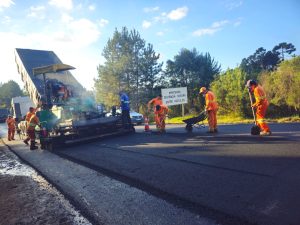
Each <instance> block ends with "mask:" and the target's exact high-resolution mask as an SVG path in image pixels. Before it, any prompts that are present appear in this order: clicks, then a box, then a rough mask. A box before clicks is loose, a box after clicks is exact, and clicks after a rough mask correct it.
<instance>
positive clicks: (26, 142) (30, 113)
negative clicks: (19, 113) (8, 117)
mask: <svg viewBox="0 0 300 225" xmlns="http://www.w3.org/2000/svg"><path fill="white" fill-rule="evenodd" d="M36 110H37V108H36V109H35V108H33V107H29V111H28V112H27V114H26V116H25V121H26V131H27V128H28V125H29V121H30V118H31V117H32V116H33V115H35V112H36ZM29 140H30V137H29V135H28V134H27V138H26V139H25V140H24V141H23V142H24V143H25V144H26V145H29V143H28V141H29Z"/></svg>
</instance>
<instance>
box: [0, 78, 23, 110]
mask: <svg viewBox="0 0 300 225" xmlns="http://www.w3.org/2000/svg"><path fill="white" fill-rule="evenodd" d="M23 95H24V94H23V92H22V90H21V89H20V86H19V85H18V84H17V83H16V82H15V81H12V80H10V81H8V82H7V83H4V84H2V83H0V107H1V108H10V104H11V99H12V98H13V97H17V96H23Z"/></svg>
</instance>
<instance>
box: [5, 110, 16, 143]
mask: <svg viewBox="0 0 300 225" xmlns="http://www.w3.org/2000/svg"><path fill="white" fill-rule="evenodd" d="M6 124H7V139H8V140H9V141H12V140H15V131H16V121H15V119H14V118H13V117H12V116H11V115H9V116H8V117H7V119H6Z"/></svg>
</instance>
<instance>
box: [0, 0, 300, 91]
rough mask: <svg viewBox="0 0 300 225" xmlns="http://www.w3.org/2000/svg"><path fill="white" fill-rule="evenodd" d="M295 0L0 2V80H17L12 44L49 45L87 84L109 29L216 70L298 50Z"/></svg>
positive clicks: (299, 6)
mask: <svg viewBox="0 0 300 225" xmlns="http://www.w3.org/2000/svg"><path fill="white" fill-rule="evenodd" d="M299 21H300V2H299V1H298V0H287V1H281V0H265V1H260V0H247V1H246V0H212V1H204V0H189V1H184V0H173V1H162V0H160V1H155V0H154V1H138V0H135V1H133V0H132V1H128V0H101V1H96V0H94V1H93V0H87V1H75V0H39V1H33V0H28V1H21V0H0V23H1V25H0V49H1V51H0V59H1V76H0V82H6V81H8V80H10V79H13V80H15V81H17V82H18V83H19V84H21V85H22V82H21V79H20V76H19V75H18V73H17V68H16V64H15V62H14V48H31V49H41V50H53V51H54V52H55V53H56V54H57V55H58V57H60V59H61V60H62V61H63V62H64V63H67V64H70V65H72V66H74V67H76V68H77V70H74V72H73V71H72V73H73V74H74V76H75V77H76V79H78V81H79V82H81V83H82V84H83V85H84V86H85V87H86V88H88V89H90V88H91V87H92V86H93V84H94V80H93V78H95V77H97V66H98V65H99V64H103V63H104V58H103V57H102V56H101V54H102V52H103V48H104V46H105V45H106V44H107V41H108V39H109V38H111V37H112V36H113V33H114V31H115V29H116V28H118V29H119V30H120V29H121V28H122V27H124V26H126V27H128V29H136V30H137V31H138V32H139V33H140V35H141V38H143V39H144V40H145V41H146V42H147V43H151V44H153V48H154V50H155V52H157V53H159V54H160V56H161V59H160V60H161V61H163V62H165V64H166V61H167V60H169V59H171V60H173V57H174V56H175V55H176V54H178V53H179V52H180V50H181V48H187V49H192V48H196V49H197V50H198V51H199V52H203V53H205V52H209V53H210V55H211V56H212V57H213V58H214V59H215V60H216V61H217V62H218V63H220V65H221V67H222V69H223V70H225V69H227V68H228V67H229V68H234V67H236V66H237V65H238V64H240V63H241V60H242V59H243V58H247V57H248V56H249V55H251V54H253V52H255V50H256V49H258V48H259V47H263V48H265V49H272V48H273V47H274V46H275V45H277V44H278V43H281V42H288V43H292V44H294V46H295V47H296V48H297V51H296V52H295V54H296V55H299V48H300V39H299V37H300V29H299Z"/></svg>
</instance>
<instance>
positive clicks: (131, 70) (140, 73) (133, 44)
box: [95, 27, 162, 110]
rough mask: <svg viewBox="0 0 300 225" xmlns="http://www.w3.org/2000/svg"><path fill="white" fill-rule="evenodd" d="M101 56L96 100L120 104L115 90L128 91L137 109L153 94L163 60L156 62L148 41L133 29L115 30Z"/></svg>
mask: <svg viewBox="0 0 300 225" xmlns="http://www.w3.org/2000/svg"><path fill="white" fill-rule="evenodd" d="M102 55H103V56H104V58H105V59H106V62H105V64H104V65H100V66H99V67H98V74H99V76H98V78H97V79H96V82H95V89H96V100H97V101H98V102H99V103H103V104H104V105H106V106H108V107H111V106H113V105H118V104H119V100H118V99H119V98H118V93H119V92H120V91H125V92H127V93H128V94H129V95H130V97H131V105H132V107H133V108H135V109H137V110H138V109H139V108H140V105H141V104H143V103H144V102H145V100H149V99H150V97H153V96H154V95H155V93H154V91H153V90H154V89H155V85H156V84H157V81H158V79H159V74H160V72H161V67H162V63H158V59H159V54H156V53H155V51H154V49H153V46H152V45H151V44H146V42H145V41H144V40H143V39H142V38H141V37H140V35H139V33H138V32H137V31H136V30H132V31H128V30H127V28H126V27H123V28H122V31H121V32H119V31H118V30H116V31H115V33H114V35H113V37H112V38H111V39H109V40H108V42H107V45H106V46H105V48H104V50H103V53H102Z"/></svg>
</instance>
